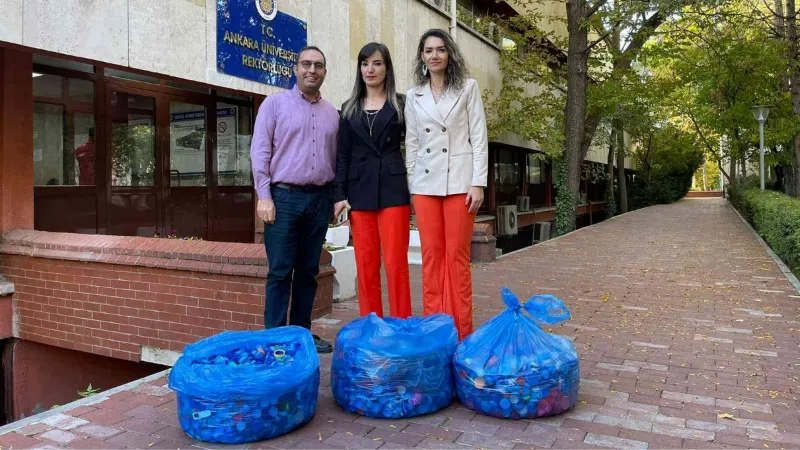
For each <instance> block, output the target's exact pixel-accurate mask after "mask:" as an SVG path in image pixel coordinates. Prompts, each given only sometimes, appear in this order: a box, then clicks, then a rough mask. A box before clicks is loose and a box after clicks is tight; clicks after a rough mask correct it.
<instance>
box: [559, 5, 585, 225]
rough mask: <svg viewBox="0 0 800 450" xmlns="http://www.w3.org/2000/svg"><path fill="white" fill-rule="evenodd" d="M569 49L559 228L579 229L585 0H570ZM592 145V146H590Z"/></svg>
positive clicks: (583, 136) (583, 132)
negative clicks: (577, 210) (563, 171)
mask: <svg viewBox="0 0 800 450" xmlns="http://www.w3.org/2000/svg"><path fill="white" fill-rule="evenodd" d="M565 3H566V7H567V29H568V31H569V50H568V53H567V102H566V107H565V108H564V112H565V121H564V124H565V128H566V130H565V131H566V133H565V134H566V138H565V139H564V155H563V161H562V163H563V164H566V168H565V169H566V170H565V172H566V173H565V174H564V175H565V176H564V178H565V179H563V180H562V185H561V186H559V187H560V189H559V192H558V198H557V200H556V216H557V217H556V231H557V234H559V235H561V234H564V233H568V232H570V231H573V230H574V229H575V209H576V206H577V199H578V195H579V192H580V181H581V162H582V160H583V158H582V156H583V155H582V153H583V152H582V149H583V143H584V142H583V141H584V138H585V135H586V87H587V84H588V78H587V77H588V55H587V53H588V52H587V47H588V45H589V38H588V31H587V28H586V24H585V22H584V16H585V15H586V1H585V0H566V2H565ZM587 147H588V146H587Z"/></svg>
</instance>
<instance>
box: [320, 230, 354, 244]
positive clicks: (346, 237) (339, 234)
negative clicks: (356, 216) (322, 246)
mask: <svg viewBox="0 0 800 450" xmlns="http://www.w3.org/2000/svg"><path fill="white" fill-rule="evenodd" d="M325 242H327V243H328V245H330V246H331V247H347V245H348V244H349V243H350V227H349V226H347V225H340V226H338V227H334V228H328V233H327V234H325Z"/></svg>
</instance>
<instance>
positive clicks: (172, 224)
mask: <svg viewBox="0 0 800 450" xmlns="http://www.w3.org/2000/svg"><path fill="white" fill-rule="evenodd" d="M165 102H166V103H167V104H168V108H169V115H168V117H169V124H168V126H167V128H166V129H167V145H166V148H165V153H166V155H165V161H167V169H166V170H167V173H166V174H165V175H166V176H165V180H166V190H165V195H166V202H165V205H166V209H165V211H164V213H165V219H166V224H165V225H166V228H167V230H168V234H169V235H172V236H175V237H179V238H193V239H197V238H200V239H205V240H208V239H209V238H210V236H209V224H208V222H209V212H208V196H209V188H208V185H209V183H208V180H209V176H208V172H209V171H208V166H209V164H208V159H209V156H208V155H209V149H210V148H211V144H210V142H209V139H208V136H209V134H208V123H209V122H210V121H212V120H213V118H212V117H209V114H208V113H209V111H208V107H207V105H206V102H207V97H206V98H188V97H176V96H172V95H169V96H165Z"/></svg>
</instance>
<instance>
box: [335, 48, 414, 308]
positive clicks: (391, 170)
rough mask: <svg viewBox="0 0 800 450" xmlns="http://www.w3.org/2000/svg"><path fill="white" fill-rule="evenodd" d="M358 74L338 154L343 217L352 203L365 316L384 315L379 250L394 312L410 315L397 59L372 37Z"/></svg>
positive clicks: (341, 129)
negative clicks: (393, 60)
mask: <svg viewBox="0 0 800 450" xmlns="http://www.w3.org/2000/svg"><path fill="white" fill-rule="evenodd" d="M358 70H359V75H360V76H357V77H356V82H355V87H354V88H353V93H352V95H351V96H350V99H348V100H347V101H346V102H345V103H344V105H342V118H341V122H340V125H339V145H338V152H337V157H336V184H337V188H338V189H337V191H338V192H337V193H336V197H337V198H336V202H337V203H336V208H335V211H336V213H337V215H338V213H339V212H340V211H342V210H343V209H345V208H348V209H350V208H352V212H351V213H350V225H351V227H352V231H353V244H354V246H355V252H356V268H357V270H358V302H359V306H360V311H361V315H362V316H365V315H367V314H369V313H371V312H374V313H375V314H377V315H378V316H381V317H382V316H383V305H382V302H381V255H383V264H384V269H385V271H386V279H387V283H388V288H389V311H390V315H391V316H392V317H399V318H402V319H405V318H407V317H409V316H410V315H411V288H410V285H409V277H408V237H409V224H410V220H409V219H410V206H409V205H410V203H411V201H410V196H409V193H408V182H407V180H406V166H405V161H404V159H403V155H402V153H401V152H400V143H401V142H402V139H403V136H402V135H403V132H404V131H405V124H404V121H403V109H404V102H403V97H402V96H401V95H398V94H397V91H396V89H395V76H394V70H393V67H392V58H391V56H390V55H389V49H388V48H386V46H385V45H383V44H380V43H376V42H371V43H369V44H367V45H365V46H364V47H363V48H362V49H361V51H360V52H359V54H358Z"/></svg>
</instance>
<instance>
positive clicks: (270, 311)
mask: <svg viewBox="0 0 800 450" xmlns="http://www.w3.org/2000/svg"><path fill="white" fill-rule="evenodd" d="M294 73H295V76H296V77H297V82H296V84H295V86H294V87H293V88H292V89H291V90H289V91H285V92H281V93H279V94H274V95H270V96H269V97H267V98H266V99H265V100H264V103H262V104H261V107H260V108H259V109H258V115H257V116H256V123H255V129H254V131H253V141H252V144H251V147H250V156H251V159H252V165H253V178H254V181H255V187H256V194H257V195H258V205H257V207H256V213H257V215H258V217H259V218H260V219H261V220H263V221H264V245H265V247H266V250H267V260H268V263H269V274H268V275H267V286H266V290H267V301H266V305H265V306H264V326H265V327H266V328H275V327H280V326H284V325H286V319H287V317H286V316H287V313H288V309H289V296H290V293H291V297H292V308H291V314H289V324H290V325H298V326H301V327H304V328H307V329H311V310H312V308H313V305H314V297H315V296H316V294H317V281H316V277H317V275H318V274H319V258H320V254H321V253H322V245H323V243H324V242H325V234H326V232H327V230H328V223H329V222H330V220H331V218H332V217H333V215H334V204H333V181H334V178H335V172H336V136H337V133H338V129H339V113H338V111H337V110H336V108H334V107H333V105H331V104H330V103H328V102H327V101H326V100H324V99H323V98H322V97H321V95H320V92H319V89H320V86H322V82H323V81H324V80H325V75H326V74H327V69H326V61H325V55H324V54H323V53H322V51H321V50H320V49H319V48H317V47H313V46H309V47H305V48H304V49H303V50H301V51H300V53H299V54H298V56H297V63H296V64H295V67H294ZM314 343H315V344H316V347H317V351H318V352H320V353H329V352H331V351H333V347H332V346H331V344H330V343H329V342H327V341H325V340H324V339H322V338H320V337H319V336H316V335H315V336H314Z"/></svg>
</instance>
